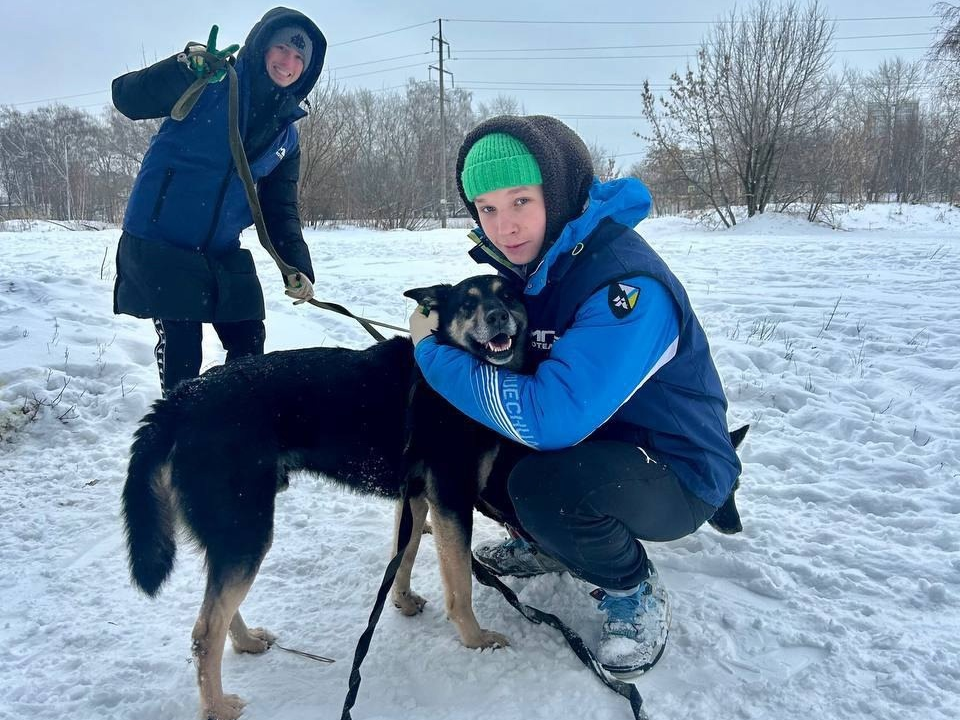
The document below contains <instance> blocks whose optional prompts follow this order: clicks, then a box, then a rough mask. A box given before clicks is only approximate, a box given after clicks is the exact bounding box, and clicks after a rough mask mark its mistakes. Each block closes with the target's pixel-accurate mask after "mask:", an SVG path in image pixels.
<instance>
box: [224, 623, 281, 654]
mask: <svg viewBox="0 0 960 720" xmlns="http://www.w3.org/2000/svg"><path fill="white" fill-rule="evenodd" d="M230 640H231V642H232V643H233V649H234V650H236V651H237V652H238V653H251V654H252V655H259V654H260V653H263V652H266V651H267V650H269V649H270V646H271V645H273V643H274V642H276V640H277V636H276V635H274V634H273V633H271V632H269V631H268V630H265V629H264V628H250V630H249V631H248V632H247V635H246V637H240V638H235V637H233V636H232V635H231V636H230Z"/></svg>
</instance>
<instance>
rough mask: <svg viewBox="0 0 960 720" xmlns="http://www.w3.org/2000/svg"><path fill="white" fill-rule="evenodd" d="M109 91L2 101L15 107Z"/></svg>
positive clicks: (102, 91)
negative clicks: (19, 100) (12, 101)
mask: <svg viewBox="0 0 960 720" xmlns="http://www.w3.org/2000/svg"><path fill="white" fill-rule="evenodd" d="M105 92H109V90H96V91H94V92H88V93H78V94H77V95H60V96H59V97H49V98H43V99H42V100H24V101H23V102H15V103H4V105H8V106H13V107H17V106H18V105H35V104H37V103H44V102H54V101H55V100H70V99H72V98H79V97H89V96H90V95H100V94H102V93H105Z"/></svg>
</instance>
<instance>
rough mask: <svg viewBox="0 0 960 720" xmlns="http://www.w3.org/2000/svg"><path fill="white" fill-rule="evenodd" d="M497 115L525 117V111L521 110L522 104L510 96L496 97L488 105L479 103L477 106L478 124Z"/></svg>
mask: <svg viewBox="0 0 960 720" xmlns="http://www.w3.org/2000/svg"><path fill="white" fill-rule="evenodd" d="M497 115H526V110H524V108H523V103H521V102H520V101H519V100H517V99H516V98H515V97H513V96H512V95H497V96H496V97H495V98H494V99H493V100H491V101H490V103H489V104H487V103H480V104H479V105H478V106H477V121H478V122H481V121H483V120H488V119H490V118H492V117H496V116H497Z"/></svg>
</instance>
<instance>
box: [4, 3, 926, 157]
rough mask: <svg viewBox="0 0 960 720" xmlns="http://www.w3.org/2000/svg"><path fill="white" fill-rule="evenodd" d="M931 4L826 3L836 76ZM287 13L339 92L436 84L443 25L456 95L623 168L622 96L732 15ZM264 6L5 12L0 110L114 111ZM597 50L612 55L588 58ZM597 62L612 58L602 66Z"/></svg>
mask: <svg viewBox="0 0 960 720" xmlns="http://www.w3.org/2000/svg"><path fill="white" fill-rule="evenodd" d="M932 4H933V3H932V2H926V1H925V0H910V1H908V2H904V1H903V0H873V1H872V2H870V3H864V2H862V0H829V1H828V2H824V3H822V5H823V7H825V8H826V10H827V14H828V15H829V16H830V17H831V18H835V19H837V20H839V22H837V25H836V33H835V37H836V42H835V48H836V50H837V51H838V52H837V53H836V58H837V67H838V69H839V68H840V67H841V66H842V65H843V64H847V65H851V66H855V67H860V68H863V69H865V70H872V69H874V68H876V67H877V65H878V64H879V63H880V62H881V60H883V59H884V58H891V59H892V58H894V57H897V56H900V57H902V58H904V59H906V60H916V59H919V58H921V57H922V56H923V54H924V51H925V49H926V48H927V47H928V46H929V45H930V43H931V40H932V38H933V29H934V28H935V26H936V19H935V17H933V15H934V13H933V10H932ZM748 5H749V2H742V3H740V6H741V7H746V6H748ZM294 6H295V7H296V8H297V9H299V10H301V11H302V12H304V13H306V14H307V15H309V16H310V17H312V18H313V19H314V21H315V22H316V23H317V24H318V25H319V26H320V28H321V30H323V32H324V34H325V35H326V36H327V41H328V43H329V44H330V48H329V50H328V52H327V61H326V65H325V67H326V68H327V69H329V70H330V72H331V73H332V74H333V76H335V77H336V78H337V80H338V82H339V83H340V84H341V85H342V86H345V87H367V88H371V89H384V88H397V87H401V86H403V85H404V83H405V82H406V80H407V79H408V78H416V79H418V80H427V79H428V78H430V77H431V76H432V77H433V78H434V79H435V78H436V76H437V74H436V72H433V73H429V71H428V69H427V68H428V66H429V65H430V64H431V63H435V62H436V59H437V58H436V53H431V52H430V49H431V42H430V38H431V36H432V35H435V34H436V33H437V22H436V20H437V19H438V18H444V22H443V34H444V39H445V40H447V41H448V42H449V43H450V49H451V57H452V59H451V60H450V62H449V64H448V65H447V66H446V68H447V69H449V70H450V71H451V72H453V76H454V82H455V83H456V85H457V86H458V87H463V88H468V89H470V90H472V91H473V92H474V98H475V100H477V101H489V100H490V99H492V98H494V97H496V96H497V95H498V94H503V95H510V96H513V97H516V98H517V99H518V100H519V101H520V102H522V104H523V109H524V111H525V112H527V113H544V114H549V115H555V116H557V117H560V118H562V119H564V120H565V121H566V122H567V123H568V124H569V125H571V126H573V127H574V128H576V129H577V130H578V131H579V132H580V133H581V135H582V136H583V137H584V139H585V140H587V141H588V142H592V141H597V142H599V143H601V144H602V145H603V146H604V147H605V148H606V149H607V150H608V151H609V152H610V153H615V154H618V155H620V156H621V158H620V162H622V163H623V164H625V165H629V164H630V163H631V162H632V161H633V160H634V159H637V158H639V157H640V152H641V151H642V150H643V148H644V147H645V143H644V141H642V140H640V139H638V138H635V137H633V136H632V131H633V130H637V129H641V130H642V129H643V127H644V123H643V122H642V121H641V120H639V119H638V116H639V115H640V114H641V113H640V111H641V102H640V90H639V87H632V88H631V87H629V86H630V85H635V86H639V85H640V84H641V83H642V82H643V81H644V80H645V79H649V80H650V82H651V83H652V84H653V85H654V86H655V87H660V88H663V87H666V85H667V83H668V82H669V77H670V74H671V73H672V72H674V71H677V70H680V71H682V70H683V69H684V67H685V65H686V62H687V59H688V58H690V57H692V55H693V53H695V51H696V45H697V43H698V42H699V41H700V40H701V38H702V37H704V35H705V34H706V33H707V32H708V31H709V29H710V24H711V23H712V22H715V21H716V20H717V19H718V18H719V17H721V16H725V15H726V14H727V13H728V12H729V10H730V9H731V8H733V7H734V2H733V0H721V1H720V2H716V1H715V0H714V1H711V2H708V1H707V0H680V1H679V2H673V3H669V2H656V3H651V2H641V1H638V0H634V2H632V3H624V2H623V1H622V0H596V1H595V2H589V3H587V2H582V1H578V2H571V1H570V0H555V1H554V2H550V3H535V2H527V3H519V2H515V1H508V0H487V2H484V3H482V4H477V5H469V4H468V3H464V2H451V1H450V0H447V1H445V2H444V1H441V0H407V1H406V2H398V1H388V0H348V1H346V2H338V3H328V2H323V3H321V2H304V3H297V4H295V5H294ZM624 6H631V7H632V9H630V10H626V11H624V10H623V8H624ZM270 7H272V5H270V4H268V3H266V2H262V1H261V2H254V1H252V0H232V2H230V3H224V4H223V5H219V6H218V5H216V4H215V3H198V2H196V1H195V0H190V1H189V2H188V1H187V0H165V2H159V3H157V2H151V3H149V4H143V3H139V2H125V3H124V2H116V1H115V0H111V1H110V2H105V1H104V0H93V1H91V2H82V1H81V2H78V1H77V0H73V1H71V2H64V1H62V0H52V1H51V0H46V1H44V2H30V1H29V0H0V9H2V14H0V46H2V47H3V48H4V52H5V54H6V57H7V63H6V69H5V70H4V72H2V73H0V105H13V106H15V107H16V108H18V109H20V110H22V111H28V110H31V109H33V108H36V107H38V106H39V105H43V104H51V103H53V102H61V103H64V104H69V105H74V106H77V107H83V108H85V109H86V110H88V111H90V112H97V111H98V109H99V108H101V107H103V106H105V105H107V104H109V102H110V93H109V89H110V81H111V80H112V79H113V78H114V77H115V76H117V75H120V74H122V73H124V72H126V71H128V70H134V69H138V68H140V67H142V66H143V65H145V64H147V63H149V62H151V61H153V60H156V59H160V58H163V57H166V56H168V55H170V54H173V53H175V52H178V51H180V50H182V48H183V46H184V45H185V44H186V42H187V41H189V40H199V41H204V40H206V36H207V33H208V31H209V29H210V25H211V24H213V23H217V24H218V25H219V26H220V38H221V40H222V42H221V43H220V44H221V46H224V45H226V44H229V43H231V42H238V43H240V42H242V41H243V39H244V38H245V36H246V34H247V32H248V31H249V29H250V27H251V26H252V25H253V24H254V23H255V22H256V21H257V20H258V19H259V18H260V17H261V16H262V15H263V13H264V12H266V11H267V10H268V9H270ZM870 18H886V19H870ZM533 21H553V22H552V23H541V22H533ZM560 21H563V22H560ZM371 35H379V36H378V37H372V38H371V37H369V36H371ZM362 38H367V39H362ZM601 47H602V48H611V49H607V50H599V49H596V48H601ZM548 48H559V49H558V50H548ZM579 48H584V49H579ZM485 51H492V52H485ZM602 56H618V57H613V58H612V59H596V58H599V57H602ZM624 56H633V57H624ZM636 56H640V57H636ZM551 57H552V58H562V59H548V58H551ZM11 61H12V69H11V66H10V63H11ZM373 61H382V62H373ZM549 83H573V84H575V85H566V86H560V85H550V84H549ZM604 83H606V84H608V85H607V86H603V84H604ZM610 84H619V85H620V87H619V88H617V87H610V86H609V85H610Z"/></svg>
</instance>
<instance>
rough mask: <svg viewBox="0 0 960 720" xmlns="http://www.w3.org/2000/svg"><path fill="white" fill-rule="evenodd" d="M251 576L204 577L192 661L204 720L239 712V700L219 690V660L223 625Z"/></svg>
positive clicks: (228, 719) (227, 718)
mask: <svg viewBox="0 0 960 720" xmlns="http://www.w3.org/2000/svg"><path fill="white" fill-rule="evenodd" d="M255 577H256V572H253V573H250V574H249V575H246V576H234V577H231V578H227V579H225V580H223V581H222V582H217V581H216V580H215V579H214V578H212V577H208V579H207V592H206V594H205V595H204V598H203V605H202V606H201V608H200V616H199V617H198V618H197V624H196V625H194V627H193V661H194V663H195V664H196V666H197V684H198V685H199V686H200V713H201V717H203V718H204V720H236V718H238V717H240V714H241V713H242V712H243V706H244V702H243V700H241V699H240V698H239V697H238V696H236V695H224V694H223V681H222V676H221V664H222V662H223V648H224V645H225V644H226V641H227V629H228V627H229V626H230V625H231V624H232V622H231V621H232V620H233V618H235V617H239V616H238V613H237V609H238V608H239V607H240V603H242V602H243V599H244V598H245V597H246V595H247V591H248V590H249V589H250V586H251V585H252V584H253V579H254V578H255ZM240 622H243V620H242V619H241V620H240Z"/></svg>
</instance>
